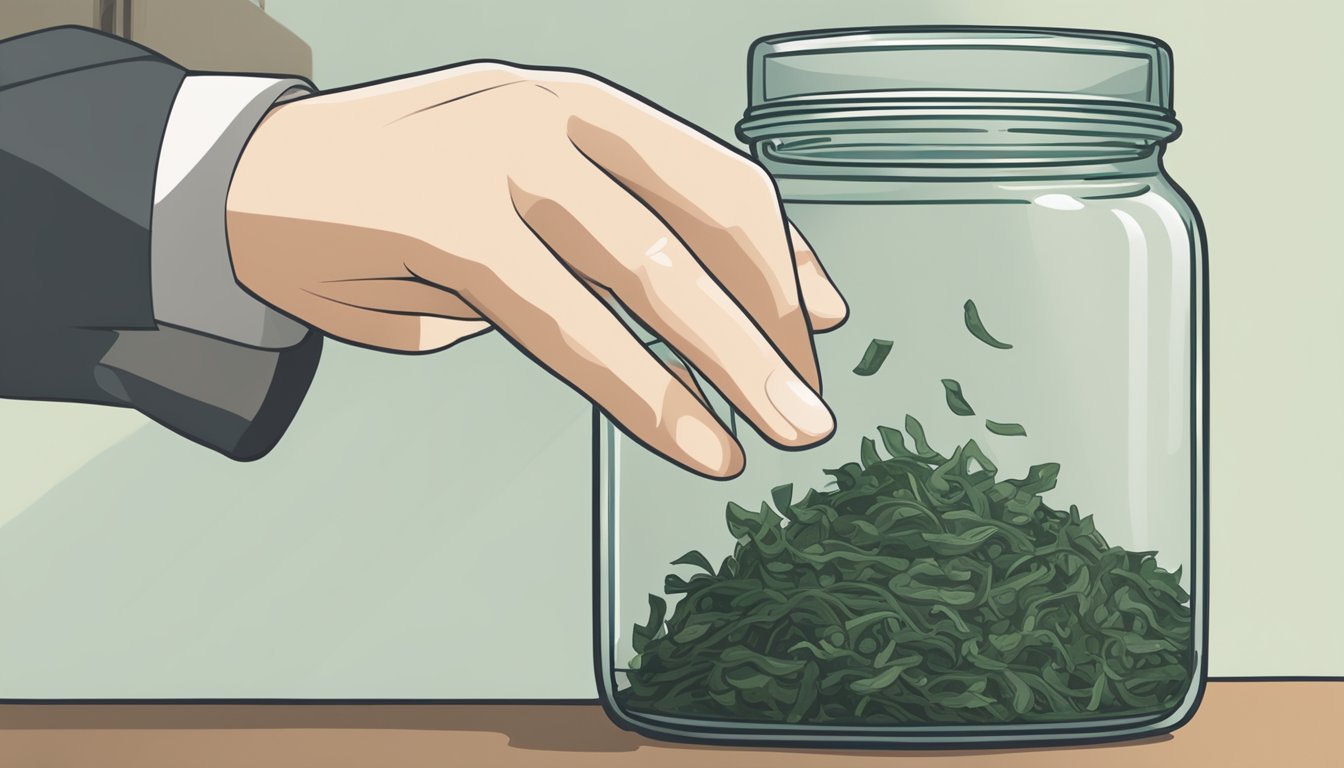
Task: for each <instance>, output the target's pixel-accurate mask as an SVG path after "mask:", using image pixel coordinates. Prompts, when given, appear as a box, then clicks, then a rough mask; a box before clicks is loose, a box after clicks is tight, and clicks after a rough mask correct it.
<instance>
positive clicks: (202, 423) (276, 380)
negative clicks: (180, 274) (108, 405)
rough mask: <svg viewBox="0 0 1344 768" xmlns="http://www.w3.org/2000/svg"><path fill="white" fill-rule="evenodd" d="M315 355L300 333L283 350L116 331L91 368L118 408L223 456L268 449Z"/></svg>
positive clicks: (307, 380) (248, 455)
mask: <svg viewBox="0 0 1344 768" xmlns="http://www.w3.org/2000/svg"><path fill="white" fill-rule="evenodd" d="M321 352H322V334H320V333H318V332H316V331H310V332H308V333H307V334H306V335H305V337H304V338H303V339H302V340H301V341H300V342H299V343H298V344H296V345H293V346H290V347H286V348H284V349H255V348H253V347H246V346H242V345H240V344H234V343H232V342H228V341H222V340H220V339H217V338H213V337H211V336H204V335H201V334H198V333H193V332H191V331H185V330H182V329H180V328H172V327H168V326H161V327H160V328H159V329H158V330H154V331H118V332H116V339H115V341H113V342H112V346H111V348H109V349H108V350H107V352H106V353H104V355H103V357H102V359H101V361H100V362H99V363H98V365H97V366H95V368H94V371H93V378H94V381H95V382H96V383H97V385H98V386H99V387H100V388H101V389H102V390H103V391H105V392H107V393H108V394H109V395H111V396H112V397H114V398H116V399H117V400H118V401H120V402H121V403H124V404H126V405H129V406H132V407H134V408H135V409H136V410H138V411H140V412H141V413H143V414H145V415H146V416H148V417H150V418H151V419H154V420H155V421H157V422H159V423H160V424H163V425H164V426H166V427H168V428H169V429H171V430H173V431H174V432H177V433H178V434H181V435H184V436H185V437H187V438H189V439H191V440H194V441H195V442H198V443H200V444H202V445H205V446H208V447H210V448H213V449H215V450H217V451H219V452H220V453H223V454H224V455H225V456H228V457H229V458H232V459H236V460H239V461H251V460H253V459H258V458H261V457H262V456H264V455H266V453H267V452H269V451H270V450H271V448H273V447H274V446H275V445H276V443H278V442H279V441H280V438H281V437H282V436H283V435H284V433H285V430H286V429H288V428H289V425H290V422H292V421H293V420H294V416H295V414H297V413H298V409H299V405H300V404H302V402H303V398H304V396H305V395H306V394H307V393H308V386H309V385H310V384H311V383H312V380H313V375H314V373H315V372H316V370H317V364H318V360H319V358H320V356H321Z"/></svg>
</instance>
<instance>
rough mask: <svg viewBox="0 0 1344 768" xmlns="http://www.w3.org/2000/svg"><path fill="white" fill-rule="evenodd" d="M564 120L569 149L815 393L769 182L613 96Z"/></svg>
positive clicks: (651, 112)
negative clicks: (617, 186) (662, 234)
mask: <svg viewBox="0 0 1344 768" xmlns="http://www.w3.org/2000/svg"><path fill="white" fill-rule="evenodd" d="M606 93H607V95H606V96H601V97H593V98H592V99H591V104H592V106H591V107H590V108H588V109H586V110H585V109H580V110H579V112H578V113H577V114H576V117H575V119H573V120H571V121H570V124H569V135H570V138H571V140H572V141H573V142H574V144H575V146H576V147H578V148H579V150H580V151H581V152H583V153H584V154H585V155H587V156H588V157H589V158H590V159H592V160H593V162H595V163H596V164H597V165H599V166H601V167H602V168H603V169H605V170H606V171H608V172H609V173H611V174H612V176H614V177H615V178H616V179H618V180H619V181H620V183H621V184H623V185H624V186H626V187H627V188H629V189H630V191H631V192H632V193H633V194H635V195H636V196H638V197H639V198H640V199H642V200H643V201H644V202H646V203H648V204H649V206H650V207H652V208H653V209H654V210H655V211H656V212H657V214H658V216H659V217H660V218H662V219H663V220H664V221H666V222H667V223H668V224H669V225H671V228H672V229H673V230H675V231H676V232H677V234H678V235H680V236H681V238H682V240H683V241H685V243H686V244H687V245H688V246H689V247H690V249H691V251H692V252H693V253H694V254H695V256H696V258H698V259H699V260H700V262H701V263H702V264H704V266H705V268H706V269H707V270H708V271H709V272H710V273H711V274H713V275H714V277H715V279H716V280H717V281H718V282H719V283H721V284H722V285H723V286H724V288H726V289H727V291H728V293H730V294H731V295H732V296H734V297H735V298H736V299H737V300H738V301H739V302H740V303H741V305H742V307H743V308H744V309H745V310H746V311H747V313H748V314H749V315H750V316H751V318H752V319H753V321H754V322H755V323H756V324H757V325H759V326H760V328H761V330H762V331H764V333H765V335H766V337H767V338H768V339H769V340H770V341H771V343H772V344H773V345H774V346H775V347H776V348H778V349H779V351H780V352H781V353H783V355H784V357H785V359H787V360H788V361H789V363H790V364H791V365H792V366H793V368H794V369H795V370H797V371H798V373H799V374H800V375H801V376H802V377H803V379H804V380H805V381H807V382H808V383H809V384H810V385H811V386H812V387H813V388H814V389H816V388H817V387H818V386H819V374H818V370H817V362H816V356H815V353H814V350H813V348H812V338H811V333H810V331H809V328H808V323H807V318H806V317H805V315H804V313H803V308H802V302H801V300H800V298H799V291H798V277H797V274H796V272H795V270H794V265H793V257H792V253H791V252H790V248H789V238H788V235H787V232H786V229H785V222H784V216H783V213H782V210H781V208H780V204H779V199H778V196H777V194H776V192H775V188H774V184H773V182H772V181H771V180H770V178H769V176H768V175H767V174H766V173H765V172H764V171H763V170H761V169H760V167H759V166H757V165H755V164H754V163H752V162H751V161H750V160H748V159H747V158H746V157H744V156H743V155H741V154H740V153H737V152H734V151H733V150H731V149H729V148H727V147H725V146H723V145H721V144H719V143H718V142H716V141H715V140H713V139H711V138H709V137H708V136H705V135H704V134H702V133H700V132H698V131H696V130H695V129H693V128H691V127H690V126H687V125H685V124H684V123H681V122H680V121H677V120H675V119H673V118H671V117H669V116H668V115H665V114H663V113H662V112H659V111H658V110H656V109H654V108H652V107H650V106H648V105H646V104H644V103H642V102H639V101H638V100H636V99H634V98H633V97H628V96H626V95H625V94H621V93H618V92H615V91H607V92H606Z"/></svg>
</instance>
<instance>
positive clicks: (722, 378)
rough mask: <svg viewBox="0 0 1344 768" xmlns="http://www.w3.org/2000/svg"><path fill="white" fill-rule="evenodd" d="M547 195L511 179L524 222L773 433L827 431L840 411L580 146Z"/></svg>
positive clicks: (795, 436) (792, 439)
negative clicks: (515, 184) (581, 152)
mask: <svg viewBox="0 0 1344 768" xmlns="http://www.w3.org/2000/svg"><path fill="white" fill-rule="evenodd" d="M572 165H573V167H572V168H569V169H567V170H566V171H564V172H563V173H561V174H560V175H559V179H561V181H560V182H559V183H557V182H552V185H553V186H556V187H558V189H557V190H556V191H555V192H554V193H552V194H551V195H548V196H546V197H542V196H540V195H537V194H535V193H531V192H527V191H524V190H523V189H521V188H516V189H515V196H514V199H515V203H516V204H517V207H518V209H519V211H520V212H521V213H522V214H523V217H524V219H525V220H526V222H527V223H528V225H529V226H530V227H531V228H532V229H533V230H534V231H536V232H537V234H538V235H539V236H540V237H541V238H542V239H543V240H545V241H546V243H547V244H548V245H549V246H550V247H551V248H552V249H553V250H555V252H556V253H557V254H558V255H559V256H560V258H561V259H563V260H564V261H566V262H567V263H568V264H570V265H571V266H572V267H574V268H575V269H576V270H577V271H578V272H579V273H581V274H582V275H583V276H584V277H585V278H587V279H589V280H591V281H593V282H595V283H597V284H598V285H601V286H603V287H605V288H607V289H609V290H610V291H611V292H612V293H614V294H615V296H616V297H617V298H618V299H619V300H620V301H621V303H622V304H624V305H625V307H626V309H628V310H629V311H630V312H632V313H633V314H634V315H635V316H636V317H638V318H639V319H640V320H641V321H642V322H643V323H644V324H645V325H647V326H649V327H650V328H651V329H652V330H653V331H654V333H656V334H657V335H658V336H659V337H660V338H662V339H663V340H665V341H667V342H668V343H669V344H670V345H671V346H672V347H673V348H674V349H676V350H677V351H678V352H679V353H680V354H681V355H682V356H683V357H685V358H687V359H688V360H689V361H690V362H691V364H692V365H694V366H695V367H696V368H697V369H699V370H700V371H701V372H702V373H703V374H704V375H705V376H706V377H708V378H709V380H710V381H711V382H713V384H714V386H715V387H716V388H717V389H718V390H719V391H720V392H722V393H723V395H724V396H725V397H727V398H728V400H730V401H731V402H732V403H733V404H734V405H735V406H736V407H737V409H738V410H739V411H740V412H742V413H743V414H744V415H745V416H746V417H747V418H748V419H749V420H750V421H751V422H752V423H753V424H755V425H756V426H757V427H758V428H759V429H760V430H761V433H762V435H764V436H765V437H766V438H767V439H769V440H771V441H772V442H775V443H777V444H781V445H784V446H789V447H796V446H803V445H810V444H812V443H815V442H817V441H818V440H821V439H823V438H825V437H826V436H828V435H829V434H830V433H831V432H832V430H833V429H834V427H835V420H834V417H833V416H832V415H831V413H830V411H829V410H828V409H827V407H826V406H825V404H824V403H822V401H821V399H820V398H819V397H818V396H817V395H816V394H815V393H814V391H813V390H812V388H811V387H810V386H809V384H808V383H807V382H805V381H803V380H802V379H801V378H800V377H799V375H798V373H796V372H795V371H794V370H793V368H792V367H791V366H790V365H789V364H788V362H787V361H785V360H784V358H783V357H782V356H781V355H780V353H779V352H778V351H776V350H775V348H774V347H772V346H771V344H770V342H769V341H768V340H767V339H766V338H765V336H764V335H763V334H762V332H761V330H760V329H758V328H757V327H756V326H755V325H754V324H753V323H752V321H751V319H750V318H748V317H747V315H746V313H745V312H743V310H742V308H741V307H739V306H738V305H737V304H736V303H734V301H733V299H732V297H730V296H729V295H728V294H727V293H726V292H725V291H724V290H723V288H722V287H720V286H719V285H718V284H717V283H716V282H715V281H714V280H713V279H712V278H711V277H710V275H709V274H707V273H706V271H705V269H704V267H702V266H701V265H700V263H699V262H698V261H696V259H695V257H694V256H692V255H691V253H690V252H689V251H688V250H687V249H686V247H685V246H684V245H682V243H681V242H679V241H678V240H677V238H676V236H675V235H674V234H673V233H672V232H671V231H670V230H668V228H667V227H666V226H665V225H664V224H663V223H662V222H661V221H659V220H658V218H657V217H656V216H654V215H653V214H652V213H651V212H650V211H649V210H648V209H647V208H646V207H645V206H644V205H643V204H642V203H641V202H640V201H638V200H636V199H635V198H634V197H631V196H630V194H629V193H627V192H626V191H625V190H624V189H622V188H621V187H620V186H618V185H617V184H615V183H614V182H612V181H611V180H610V179H609V178H608V177H607V176H606V175H605V174H604V173H602V171H601V170H600V169H598V168H596V167H595V166H593V165H592V164H590V163H589V162H587V161H586V160H584V159H583V158H581V157H579V156H578V155H575V156H574V163H573V164H572Z"/></svg>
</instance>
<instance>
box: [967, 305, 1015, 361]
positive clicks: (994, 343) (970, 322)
mask: <svg viewBox="0 0 1344 768" xmlns="http://www.w3.org/2000/svg"><path fill="white" fill-rule="evenodd" d="M963 308H964V309H965V310H966V330H968V331H970V332H971V335H972V336H974V337H975V338H977V339H979V340H981V341H983V342H985V343H986V344H988V345H989V346H991V347H993V348H995V349H1012V348H1013V345H1012V344H1005V343H1004V342H1002V341H999V340H998V339H996V338H994V337H993V336H991V335H989V331H987V330H985V324H984V323H983V322H981V320H980V310H978V309H976V308H975V302H974V301H971V300H970V299H967V300H966V304H965V306H964V307H963Z"/></svg>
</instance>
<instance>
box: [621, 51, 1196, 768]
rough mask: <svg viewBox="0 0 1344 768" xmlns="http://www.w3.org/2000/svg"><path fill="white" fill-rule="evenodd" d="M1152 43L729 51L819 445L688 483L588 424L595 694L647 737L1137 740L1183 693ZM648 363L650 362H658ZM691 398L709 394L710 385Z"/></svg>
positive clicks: (1184, 433) (1179, 448)
mask: <svg viewBox="0 0 1344 768" xmlns="http://www.w3.org/2000/svg"><path fill="white" fill-rule="evenodd" d="M1170 61H1171V59H1170V52H1169V50H1168V49H1167V48H1166V46H1165V45H1164V44H1162V43H1161V42H1160V41H1157V40H1153V39H1149V38H1144V37H1137V36H1131V35H1121V34H1111V33H1099V32H1083V31H1066V30H1045V29H1039V30H1037V29H1009V28H972V27H962V28H891V29H873V30H854V31H841V32H827V33H805V34H797V35H784V36H778V37H771V38H766V39H763V40H760V41H757V42H756V43H755V45H754V46H753V47H752V51H751V57H750V67H751V70H750V78H749V79H750V90H751V104H750V108H749V109H748V110H747V112H746V115H745V117H744V119H743V120H742V122H741V123H740V124H739V126H738V130H739V135H740V136H741V137H742V139H743V140H744V141H746V142H748V143H749V144H750V145H751V148H752V151H753V154H754V155H755V156H756V158H757V159H758V160H759V161H760V162H761V163H762V164H763V165H764V166H765V168H766V169H767V170H769V171H770V173H771V174H772V175H773V176H774V178H775V179H776V181H777V183H778V186H779V189H780V193H781V196H782V198H783V200H784V204H785V208H786V211H787V213H788V215H789V217H790V218H791V219H792V221H794V222H795V223H796V224H797V226H798V228H799V229H800V230H801V231H802V232H803V233H804V235H805V236H806V237H807V238H808V239H809V240H810V242H811V243H812V245H813V246H814V248H815V249H816V251H817V253H819V254H820V255H821V257H822V259H823V261H824V262H825V264H826V267H827V269H828V271H829V273H830V275H831V277H832V278H833V279H834V281H835V282H836V284H837V285H838V286H839V288H840V290H841V292H842V293H843V294H844V295H845V297H846V299H847V301H848V303H849V307H850V316H849V319H848V321H847V322H846V323H845V324H844V325H843V326H842V327H841V328H839V329H837V330H835V331H833V332H830V333H826V334H822V335H819V336H817V338H816V348H817V354H818V356H819V359H820V364H821V371H822V377H823V387H824V390H823V394H824V396H825V398H826V400H827V402H828V403H829V404H830V405H831V407H832V408H833V409H834V411H835V414H836V418H837V428H836V432H835V434H834V436H833V438H832V439H830V440H829V441H828V442H826V443H825V444H823V445H821V446H819V447H816V448H812V449H809V450H805V451H784V450H779V449H777V448H775V447H773V446H771V445H770V444H769V443H767V442H766V441H765V440H763V439H762V438H761V437H760V435H758V434H757V433H756V432H754V431H753V430H752V428H751V427H750V426H748V425H747V423H746V422H745V421H743V420H742V419H740V418H738V417H735V416H733V415H732V414H731V413H729V412H728V411H727V410H726V409H725V408H724V407H723V403H722V400H721V398H719V397H718V396H717V395H715V394H713V393H712V392H711V393H710V394H711V398H712V400H713V402H714V403H715V404H717V405H718V406H719V412H720V418H721V419H722V420H723V421H724V423H725V424H726V425H727V426H729V427H730V428H732V429H733V430H734V432H735V434H736V435H737V436H738V438H739V439H740V440H741V442H742V444H743V447H744V449H745V451H746V455H747V466H746V469H745V471H744V472H743V473H742V474H741V475H740V476H739V477H737V478H735V479H732V480H729V481H714V480H709V479H705V478H702V477H698V476H695V475H692V474H690V473H688V472H685V471H683V470H680V469H678V468H676V467H675V466H673V465H671V464H670V463H668V462H666V461H664V460H662V459H660V458H658V457H656V456H654V455H652V454H651V453H649V452H648V451H646V450H644V449H643V448H642V447H640V446H639V445H638V444H637V443H635V442H634V441H632V440H631V439H629V438H628V437H627V436H626V435H625V434H624V433H622V432H621V431H620V430H619V429H618V428H616V427H615V426H614V425H613V424H612V423H611V422H610V421H608V420H606V419H605V418H603V417H602V416H601V414H596V415H595V440H596V442H597V451H596V468H595V472H596V478H595V481H596V488H595V493H596V499H595V505H596V509H595V514H596V521H595V525H596V528H595V535H596V541H595V544H596V555H595V556H596V558H597V564H596V570H597V585H596V599H597V604H596V617H597V628H598V637H597V639H596V653H597V675H598V686H599V690H600V692H601V695H602V698H603V700H604V704H605V706H606V708H607V711H608V712H609V714H610V715H611V716H612V717H613V718H614V719H615V720H616V722H617V723H619V724H620V725H622V726H624V727H627V728H633V729H635V730H638V731H640V732H643V733H646V734H649V735H652V736H656V737H662V738H672V739H682V740H698V741H729V742H738V743H773V744H790V745H798V746H991V745H998V746H1002V745H1014V744H1035V743H1064V742H1091V741H1104V740H1110V739H1119V738H1133V737H1141V736H1146V735H1152V734H1155V733H1161V732H1165V731H1169V730H1172V729H1173V728H1176V727H1178V726H1179V725H1181V724H1182V723H1184V722H1185V721H1186V720H1188V719H1189V717H1190V716H1191V715H1192V713H1193V711H1194V708H1195V706H1196V705H1197V703H1198V700H1199V697H1200V694H1201V692H1202V687H1203V681H1204V674H1205V646H1206V642H1205V640H1206V638H1205V616H1206V603H1205V601H1206V597H1205V594H1206V588H1205V578H1206V573H1207V562H1206V551H1205V541H1206V531H1205V526H1206V482H1205V476H1206V469H1205V435H1206V431H1205V429H1206V427H1205V425H1206V410H1205V409H1206V405H1205V402H1206V397H1205V392H1206V375H1207V374H1206V367H1207V366H1206V335H1207V324H1206V316H1207V315H1206V288H1205V285H1206V276H1205V254H1204V247H1203V242H1202V231H1201V227H1200V224H1199V221H1198V217H1197V214H1196V213H1195V210H1194V207H1193V205H1192V204H1191V203H1190V201H1189V200H1188V199H1187V198H1186V197H1185V195H1184V194H1183V193H1182V192H1181V191H1180V189H1179V188H1178V187H1176V186H1175V184H1174V183H1173V182H1172V181H1171V180H1170V179H1169V178H1168V177H1167V176H1166V174H1165V171H1164V170H1163V167H1162V163H1161V156H1162V152H1163V148H1164V146H1165V144H1166V142H1168V141H1170V140H1171V139H1172V138H1174V137H1175V135H1176V134H1177V132H1178V130H1179V127H1178V124H1177V123H1176V121H1175V119H1174V115H1173V112H1172V109H1171V65H1170ZM650 346H651V348H652V349H654V350H655V351H656V352H660V353H662V354H663V355H664V359H672V358H670V357H669V355H670V353H669V352H668V351H667V350H666V349H664V348H662V347H661V345H660V344H659V343H658V342H656V341H655V342H652V343H651V345H650ZM702 383H703V382H702Z"/></svg>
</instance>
